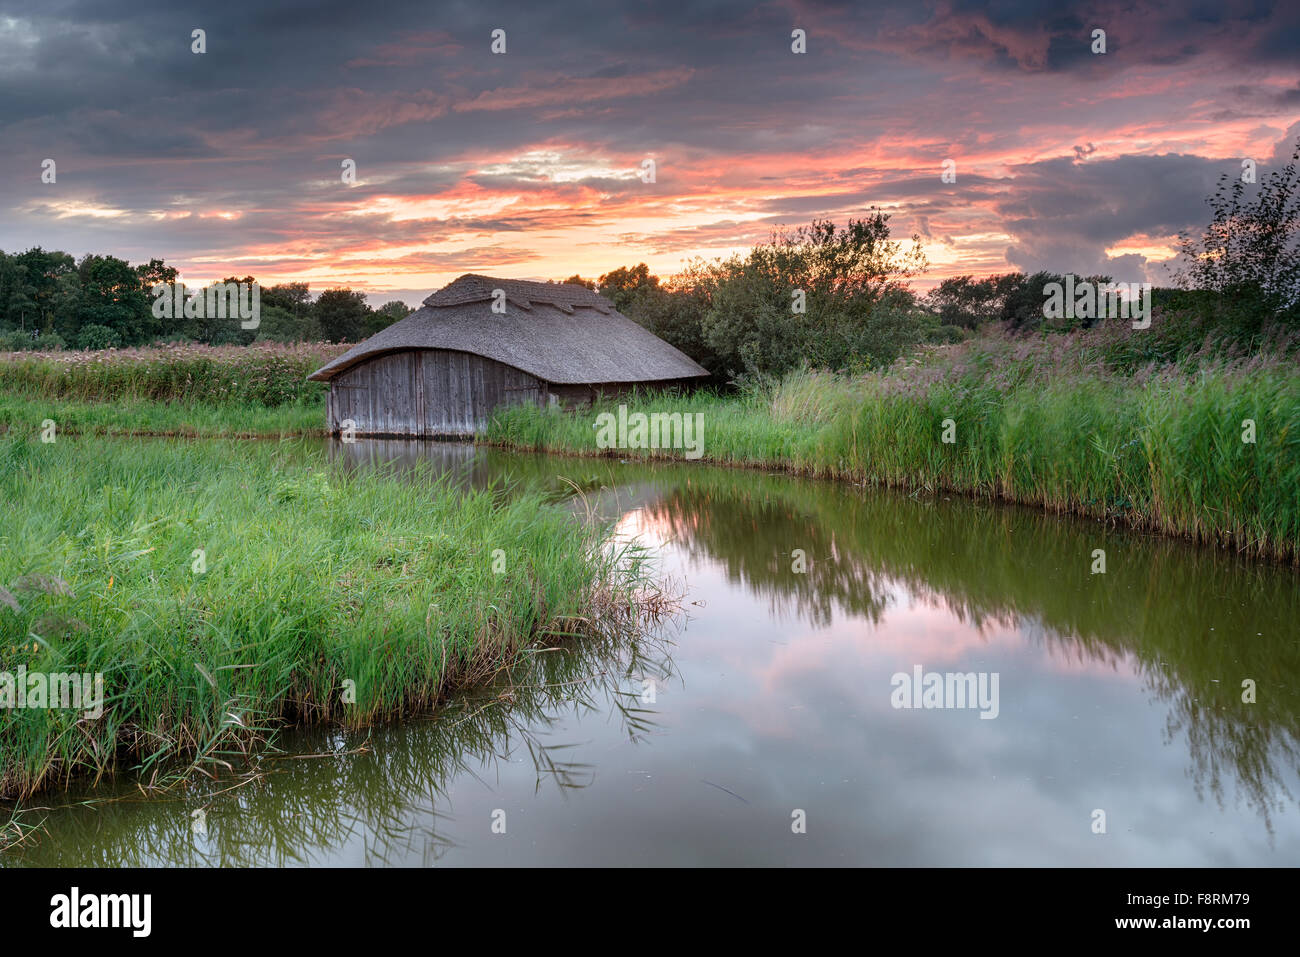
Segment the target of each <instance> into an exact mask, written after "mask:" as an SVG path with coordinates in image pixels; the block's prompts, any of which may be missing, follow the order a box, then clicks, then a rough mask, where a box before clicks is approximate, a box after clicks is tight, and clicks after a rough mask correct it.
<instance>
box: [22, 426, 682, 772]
mask: <svg viewBox="0 0 1300 957" xmlns="http://www.w3.org/2000/svg"><path fill="white" fill-rule="evenodd" d="M0 497H3V500H4V502H5V523H4V526H3V529H2V530H0V588H3V589H4V591H3V593H0V672H3V671H7V672H10V673H14V672H15V671H16V669H17V668H18V667H19V666H22V665H25V666H26V668H27V669H28V671H29V672H34V671H40V672H45V673H54V672H76V673H83V672H84V673H102V674H103V676H104V682H105V699H106V707H105V711H104V714H103V716H102V717H100V718H99V719H97V720H96V719H91V718H86V717H84V716H83V713H82V711H80V710H78V711H71V710H56V709H48V710H46V709H31V708H28V709H25V710H12V711H9V710H7V711H4V712H0V796H4V797H13V796H21V795H24V794H28V793H30V792H32V791H35V790H37V789H39V788H41V787H43V786H48V785H51V784H55V783H58V782H61V781H66V780H67V779H69V778H71V777H72V776H74V775H82V774H89V775H92V776H98V775H101V774H104V773H107V772H110V771H113V770H114V769H116V768H122V767H138V768H140V769H141V770H142V771H143V773H144V774H145V776H146V778H149V777H150V776H152V775H155V774H158V773H161V770H162V769H163V768H164V766H166V765H167V764H168V762H170V761H172V760H173V759H175V758H178V757H185V758H187V759H188V760H190V761H191V762H194V763H195V764H196V765H197V766H199V767H201V768H216V767H218V766H220V765H222V764H223V763H230V762H231V761H233V758H234V756H235V755H238V754H246V753H251V752H254V751H256V750H257V749H258V748H260V747H261V744H262V742H263V740H264V738H265V736H266V734H267V733H268V732H269V730H270V729H273V728H274V727H275V725H276V724H277V723H279V722H282V721H286V720H290V721H301V722H310V721H317V720H324V719H331V720H337V721H342V722H346V723H349V724H353V725H361V724H365V723H368V722H371V721H373V720H376V719H378V718H381V717H383V716H387V715H394V714H397V713H400V712H403V711H406V710H410V709H417V708H423V707H427V706H429V705H431V704H433V703H435V702H436V701H437V700H439V698H440V697H441V696H442V695H443V694H444V693H445V692H446V691H447V690H448V689H449V688H450V687H452V686H454V685H456V684H459V683H463V682H466V681H471V680H475V679H477V678H482V677H485V676H488V675H491V674H493V673H495V672H496V671H497V670H498V669H500V668H501V667H504V666H507V665H508V664H509V663H510V662H511V661H512V660H513V659H514V657H515V656H516V654H517V653H518V652H519V651H520V649H522V648H523V647H524V646H526V645H528V644H530V643H533V642H537V641H539V640H547V639H548V638H555V637H557V636H560V635H563V634H583V633H591V632H593V631H598V630H601V629H604V628H607V627H635V622H636V619H637V616H638V614H640V613H642V612H644V611H646V609H647V608H651V607H657V606H656V605H655V603H656V602H657V601H659V599H660V598H661V597H662V596H661V595H659V594H658V593H657V592H656V591H655V590H654V589H653V587H651V586H649V585H648V584H647V580H646V577H645V575H646V569H645V567H644V564H643V562H642V561H641V559H640V558H639V557H638V556H636V555H631V556H630V557H629V556H627V555H615V554H612V553H610V552H609V551H608V550H607V549H606V548H604V547H603V546H602V545H601V544H600V542H601V540H602V534H601V529H598V528H596V527H594V526H592V525H583V524H581V523H579V522H578V521H576V520H575V519H573V518H572V517H571V516H570V515H569V513H567V512H563V511H561V510H559V509H556V508H554V507H551V506H546V505H544V504H543V503H542V501H541V500H539V499H538V498H537V497H535V496H533V495H529V494H520V495H519V496H513V495H512V496H511V497H509V498H508V499H506V498H503V497H501V496H496V495H494V494H492V493H490V492H459V491H453V490H451V489H450V488H448V487H447V486H445V485H443V484H441V483H440V482H438V481H434V480H433V478H432V477H430V476H426V477H424V479H423V480H422V479H421V478H420V477H419V476H417V477H416V478H415V479H411V478H409V477H408V478H406V479H405V480H402V481H398V480H396V479H394V478H393V477H391V476H386V475H384V474H383V473H382V472H375V471H373V470H368V471H364V472H357V473H355V474H346V473H342V472H338V471H332V470H330V469H329V468H328V466H327V464H326V463H325V462H324V460H323V459H322V458H321V456H320V454H319V453H317V452H313V451H311V450H309V449H307V448H305V447H304V446H303V444H302V443H299V442H281V443H238V444H232V443H222V442H215V443H207V442H204V443H194V442H187V443H173V442H166V441H125V440H112V441H101V440H96V439H77V440H67V439H62V440H59V441H58V442H56V443H54V444H49V445H42V444H40V443H39V442H34V441H31V440H27V439H20V438H18V437H15V436H10V437H7V438H3V439H0ZM200 549H201V550H202V552H203V559H204V561H205V563H206V568H205V569H202V570H196V568H197V567H198V566H196V565H195V562H196V560H197V556H198V551H197V550H200ZM497 549H499V550H500V552H497V553H496V554H495V555H494V551H495V550H497ZM494 559H495V560H494ZM502 563H503V564H502ZM345 682H351V685H347V684H345ZM348 687H351V688H354V689H355V703H350V702H349V701H348V700H346V697H345V694H344V690H345V688H348Z"/></svg>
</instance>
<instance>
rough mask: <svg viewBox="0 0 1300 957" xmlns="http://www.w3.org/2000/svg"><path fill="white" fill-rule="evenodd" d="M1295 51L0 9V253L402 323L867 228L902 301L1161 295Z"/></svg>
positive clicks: (1256, 25)
mask: <svg viewBox="0 0 1300 957" xmlns="http://www.w3.org/2000/svg"><path fill="white" fill-rule="evenodd" d="M594 11H599V15H597V14H596V13H595V12H594ZM196 29H201V30H203V31H204V33H203V46H204V50H205V52H203V53H195V52H192V48H193V46H194V44H195V43H196V42H197V41H195V40H192V35H193V33H194V31H195V30H196ZM497 29H502V30H504V31H505V43H506V51H505V53H503V54H494V53H493V52H492V51H491V49H490V47H491V44H492V42H493V41H492V34H493V31H494V30H497ZM1098 29H1103V30H1104V31H1105V52H1104V53H1100V52H1094V49H1095V47H1096V40H1095V39H1094V37H1095V31H1096V30H1098ZM796 30H798V31H803V33H804V41H803V42H804V44H805V49H806V52H804V53H796V52H794V50H793V49H792V47H793V46H796V45H797V44H798V40H797V39H792V34H793V33H794V32H795V31H796ZM1298 45H1300V8H1297V7H1295V6H1287V5H1284V4H1280V3H1279V4H1267V3H1266V4H1261V5H1257V6H1254V7H1252V8H1251V9H1250V11H1249V12H1246V13H1237V12H1234V11H1232V10H1230V9H1223V8H1222V7H1221V6H1219V5H1211V6H1207V7H1205V8H1204V9H1202V10H1200V11H1199V12H1198V13H1197V15H1196V16H1195V17H1190V16H1188V15H1187V14H1186V13H1185V12H1184V11H1183V10H1182V9H1179V8H1175V7H1172V6H1170V7H1162V6H1160V5H1155V4H1152V5H1140V6H1138V7H1130V6H1128V5H1125V4H1121V3H1101V4H1095V3H1090V4H1087V5H1085V4H1081V3H1066V4H1064V5H1055V6H1053V8H1052V11H1051V13H1050V14H1044V13H1041V12H1039V11H1037V10H1036V9H1035V8H1034V7H1033V5H1028V6H1024V7H1020V6H1019V5H1015V4H1013V5H1011V6H1008V7H1000V8H999V10H998V11H997V12H993V13H990V12H987V11H972V10H967V9H954V8H953V7H952V6H951V5H948V4H923V5H921V6H918V7H914V8H909V9H906V10H900V9H896V8H894V7H884V6H882V7H880V8H878V9H873V10H862V9H858V8H852V9H834V8H831V7H829V6H827V7H822V6H808V5H805V4H803V3H799V2H791V3H776V4H772V5H767V6H764V7H762V8H759V9H757V10H753V9H745V8H743V7H739V6H734V7H733V6H732V5H731V4H729V3H721V2H720V3H714V4H707V5H703V6H700V5H695V6H693V7H692V8H691V9H690V10H677V11H671V12H659V11H645V10H638V11H635V12H621V11H619V10H617V9H614V8H605V7H599V8H596V7H588V6H587V5H584V4H580V3H577V4H571V5H570V6H569V7H568V8H567V11H566V10H565V9H564V8H560V9H559V10H558V12H557V10H556V9H555V8H552V9H547V10H539V9H536V8H535V7H533V6H531V5H526V4H523V5H507V6H506V7H504V8H502V9H500V10H497V11H494V12H492V13H490V14H489V13H486V12H484V11H483V10H481V9H480V8H478V7H476V6H474V5H471V4H450V5H443V6H441V7H440V8H438V9H428V8H427V7H423V6H419V5H414V4H411V5H408V4H396V5H391V6H390V5H384V6H382V7H380V6H374V7H370V8H365V9H354V8H352V7H338V8H321V9H313V10H312V12H311V15H310V16H309V17H308V16H299V15H297V14H295V13H293V12H292V11H291V10H290V9H289V8H286V7H283V6H282V5H277V4H273V3H272V4H267V3H257V4H254V3H245V2H238V0H236V2H231V3H227V4H224V5H222V7H221V8H220V9H218V10H214V11H208V10H204V11H202V12H194V13H191V12H187V11H185V10H184V9H183V8H180V7H176V6H168V7H166V8H163V9H150V8H147V7H140V8H135V9H130V10H125V11H106V10H100V9H98V8H96V7H95V6H93V5H89V4H85V3H80V2H73V3H70V4H67V5H65V6H61V7H58V8H51V9H48V10H47V9H40V8H34V7H33V8H31V9H23V7H22V5H19V4H15V3H12V2H8V0H0V64H3V66H0V102H3V103H4V104H5V106H4V107H3V111H2V112H0V135H3V138H4V142H5V145H6V150H5V153H4V156H3V157H0V176H3V178H4V179H3V181H4V182H5V183H6V185H7V186H8V187H9V188H8V189H7V190H6V199H5V200H4V201H0V203H2V204H3V206H4V208H5V214H4V217H3V220H0V249H4V250H5V251H6V252H20V251H22V250H24V249H27V248H30V247H32V246H41V247H44V248H46V249H58V250H62V251H64V252H67V253H69V254H71V255H73V256H75V257H78V258H80V256H81V255H83V254H84V253H86V252H95V253H101V254H110V255H114V256H118V257H119V258H123V259H127V260H129V261H130V262H132V263H139V262H147V261H148V260H149V259H151V258H154V257H160V258H164V259H165V260H166V261H167V262H168V264H170V265H172V266H175V267H177V268H178V269H179V270H180V271H181V273H182V276H183V277H184V279H185V281H187V282H190V283H193V284H203V283H206V282H209V281H212V280H216V279H220V278H223V277H225V276H232V275H238V276H243V275H253V276H255V277H256V278H257V279H258V281H259V282H260V283H262V284H263V285H264V286H271V285H275V284H277V283H281V282H294V281H298V282H306V283H308V284H309V285H310V286H311V288H312V290H313V292H314V293H319V292H320V291H321V290H323V289H325V288H331V287H337V286H348V287H351V288H353V289H355V290H358V291H361V292H364V293H365V294H366V296H367V301H369V302H370V303H371V304H372V305H375V306H378V305H380V304H382V303H383V302H387V301H390V300H393V299H397V300H400V301H403V302H405V303H407V304H408V305H412V306H416V305H418V304H419V302H420V301H421V300H422V299H423V298H424V297H425V296H427V295H428V294H429V293H430V292H431V291H433V290H435V289H438V288H440V287H442V286H444V285H446V284H447V283H448V282H450V281H451V280H452V279H454V278H455V277H456V276H459V275H461V274H463V273H466V272H478V273H485V274H489V275H502V276H507V277H510V278H519V279H536V280H542V281H545V280H548V279H550V280H561V279H563V278H565V277H567V276H571V275H573V274H575V273H577V274H579V275H582V276H583V277H584V278H591V279H595V278H597V277H598V276H599V275H601V274H602V273H605V272H609V271H611V270H613V269H616V268H618V267H620V266H632V265H635V264H637V263H641V262H644V263H646V264H647V265H648V266H649V267H650V269H651V271H652V272H654V273H655V274H657V275H659V276H661V277H666V276H669V275H672V274H673V273H675V272H678V271H679V270H680V269H681V268H682V266H683V265H684V264H685V263H686V262H687V261H688V260H690V259H693V258H696V257H703V258H705V259H711V258H714V257H719V256H721V257H725V256H727V255H730V254H731V253H733V252H740V251H743V250H746V249H748V248H750V247H751V246H753V245H754V244H755V243H757V242H762V241H764V240H765V239H766V238H767V237H768V236H769V234H770V233H771V232H772V230H773V229H775V228H777V227H778V226H782V225H783V226H786V227H790V228H795V227H798V226H800V225H804V224H806V223H808V222H811V221H812V220H813V219H830V220H832V221H834V222H836V223H840V224H843V223H845V222H847V221H848V220H849V219H850V218H855V217H861V216H864V215H865V214H866V212H867V211H868V209H869V208H870V207H872V206H873V205H874V206H878V207H880V208H881V209H883V210H884V211H885V212H888V213H890V214H891V217H892V218H891V227H892V230H893V237H894V238H895V239H897V240H899V241H901V242H904V243H906V242H907V241H908V240H909V237H910V236H911V235H912V234H913V233H916V234H918V235H920V236H921V239H922V242H923V243H924V245H925V249H926V253H927V256H928V257H929V260H930V270H929V271H928V272H927V273H925V274H924V275H922V276H919V277H917V278H916V279H915V280H914V282H913V285H914V287H915V288H916V289H917V290H918V291H920V292H924V291H926V290H928V289H929V288H932V287H933V286H934V285H935V284H937V283H938V282H939V281H941V280H942V279H944V278H947V277H950V276H956V275H963V274H972V275H976V276H984V275H990V274H994V273H1002V272H1009V271H1022V272H1026V273H1032V272H1036V271H1039V270H1043V269H1046V270H1050V271H1053V272H1058V273H1065V272H1074V273H1077V274H1081V275H1089V274H1099V273H1104V274H1108V275H1111V276H1113V277H1114V278H1115V279H1116V280H1117V281H1128V282H1133V281H1139V282H1141V281H1146V282H1152V283H1154V284H1155V285H1169V284H1170V282H1171V277H1170V275H1169V273H1168V271H1167V270H1166V269H1165V268H1163V267H1164V266H1165V264H1167V263H1169V262H1170V261H1171V259H1172V257H1173V255H1174V250H1175V245H1174V244H1175V240H1176V237H1177V234H1178V233H1179V231H1181V230H1184V229H1189V230H1198V229H1199V227H1201V226H1203V225H1204V224H1205V223H1206V222H1208V220H1209V216H1210V211H1209V209H1208V207H1207V206H1206V205H1205V197H1206V196H1207V195H1209V194H1210V193H1212V192H1213V191H1214V189H1215V187H1216V184H1217V181H1218V179H1219V177H1220V176H1221V175H1223V174H1227V175H1229V176H1233V177H1235V176H1237V175H1238V174H1239V173H1240V172H1241V169H1242V163H1243V162H1244V161H1246V160H1250V161H1251V162H1253V163H1255V164H1256V165H1257V167H1258V175H1259V176H1260V177H1261V178H1262V177H1263V176H1264V175H1266V174H1267V172H1268V171H1269V170H1270V169H1275V168H1276V167H1277V166H1278V165H1279V164H1280V163H1282V162H1285V160H1286V158H1287V157H1289V156H1290V153H1291V150H1292V149H1293V147H1294V144H1295V142H1296V140H1297V138H1298V137H1300V78H1298V77H1297V72H1298V71H1297V70H1296V64H1295V62H1294V59H1293V57H1294V50H1295V49H1296V48H1297V46H1298ZM46 160H53V161H54V162H55V164H56V171H57V176H56V178H55V181H54V182H43V181H42V169H43V164H44V162H45V161H46ZM349 160H350V161H352V162H354V163H355V165H356V176H355V184H354V185H345V184H344V182H343V173H344V164H345V163H346V162H347V161H349ZM647 160H653V162H654V178H653V182H647V181H643V180H646V179H648V178H649V177H648V175H646V174H645V173H644V171H645V163H646V161H647ZM948 160H951V164H952V165H951V166H949V167H947V169H948V172H949V173H950V176H949V181H946V182H945V181H944V175H943V174H944V172H945V165H944V164H945V161H948Z"/></svg>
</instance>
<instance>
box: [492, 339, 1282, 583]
mask: <svg viewBox="0 0 1300 957" xmlns="http://www.w3.org/2000/svg"><path fill="white" fill-rule="evenodd" d="M1158 321H1159V320H1158V319H1157V322H1158ZM1153 325H1154V323H1153ZM1140 335H1141V333H1139V332H1136V331H1133V330H1126V329H1124V328H1121V327H1116V326H1114V325H1111V326H1105V327H1099V328H1097V329H1094V330H1087V331H1080V332H1076V333H1072V334H1069V335H1063V336H1054V337H1050V338H1039V339H1029V340H1026V339H1021V338H1018V337H1014V336H1011V335H1006V334H1003V335H988V336H983V337H981V338H978V339H974V340H970V341H968V342H965V343H962V344H959V345H953V346H944V347H933V348H931V349H930V350H929V351H928V352H926V353H924V354H923V355H921V356H918V357H911V358H908V359H903V360H900V361H899V362H897V363H895V364H894V365H893V366H890V367H889V368H887V369H884V370H873V371H869V372H865V373H861V374H857V375H844V374H836V373H830V372H814V371H806V372H796V373H791V374H789V375H787V376H786V377H785V378H784V379H783V380H782V381H781V382H780V383H779V384H777V385H774V386H770V387H765V388H755V389H751V390H749V391H747V392H745V393H743V394H741V395H739V396H735V395H723V394H719V393H717V392H706V393H700V394H697V395H695V396H689V397H669V396H663V395H653V396H646V395H642V396H637V397H635V398H632V399H624V400H622V401H623V402H624V403H625V404H627V406H628V408H629V411H643V412H647V413H648V412H660V413H673V412H683V413H700V414H702V415H703V416H704V418H703V423H704V439H703V449H704V458H705V459H707V460H710V461H717V462H729V463H735V464H740V465H751V466H761V467H764V468H781V469H789V470H792V471H797V472H806V473H809V474H815V475H824V476H831V477H837V478H844V479H849V480H851V481H854V482H868V483H873V482H874V483H881V484H887V485H894V486H898V487H902V488H912V489H923V490H927V491H937V490H950V491H959V492H963V493H968V494H972V495H976V496H980V497H986V498H999V499H1006V500H1010V501H1016V502H1023V503H1027V504H1034V505H1039V506H1043V507H1045V508H1048V509H1053V510H1057V511H1071V512H1077V513H1081V514H1086V515H1093V516H1097V517H1101V518H1106V519H1110V520H1114V521H1121V522H1125V523H1128V524H1132V525H1135V526H1139V527H1144V528H1152V529H1158V530H1160V531H1162V532H1167V533H1171V534H1177V535H1184V536H1187V537H1190V538H1193V539H1196V540H1201V541H1213V542H1218V543H1220V544H1224V545H1231V546H1233V547H1236V548H1239V549H1241V550H1243V551H1246V552H1250V553H1252V554H1257V555H1269V556H1273V557H1277V558H1283V559H1290V560H1300V494H1298V493H1297V490H1300V431H1297V429H1296V425H1295V423H1296V422H1297V421H1300V371H1298V370H1297V368H1296V366H1295V364H1294V363H1293V362H1292V361H1291V360H1289V359H1287V358H1284V357H1278V356H1260V355H1238V356H1236V357H1232V356H1230V355H1224V354H1221V353H1218V352H1213V353H1211V354H1209V355H1203V356H1195V357H1188V358H1187V359H1186V360H1185V361H1184V363H1183V364H1181V365H1179V364H1161V363H1146V364H1142V365H1137V366H1135V365H1134V364H1133V363H1134V358H1133V357H1134V355H1135V354H1139V355H1140V354H1141V351H1142V348H1143V347H1142V346H1141V345H1140V344H1138V345H1135V344H1134V343H1133V339H1134V338H1135V337H1138V336H1140ZM618 404H619V403H618V402H615V401H611V402H607V403H604V404H602V405H599V406H597V407H596V408H594V409H591V410H589V411H585V412H583V413H581V414H573V413H568V412H564V411H560V410H554V409H535V408H526V407H517V408H511V409H507V410H503V411H501V412H500V413H499V414H498V415H497V416H495V417H494V419H493V420H492V421H491V422H490V423H489V425H488V427H487V429H486V431H485V434H484V436H483V437H484V439H485V440H486V441H489V442H494V443H498V444H501V445H506V446H510V447H514V448H526V449H538V450H541V449H546V450H557V451H564V452H570V453H577V454H588V455H593V454H615V455H618V456H620V457H624V458H629V457H642V456H644V457H651V456H658V457H671V456H680V455H681V452H680V451H679V450H674V449H672V448H666V449H658V450H655V449H630V448H618V449H610V450H602V449H599V448H598V447H597V443H596V433H595V431H594V429H593V425H594V423H595V417H596V416H597V415H599V414H600V413H602V412H613V411H614V410H615V409H616V407H617V405H618Z"/></svg>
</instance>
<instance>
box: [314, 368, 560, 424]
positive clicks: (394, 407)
mask: <svg viewBox="0 0 1300 957" xmlns="http://www.w3.org/2000/svg"><path fill="white" fill-rule="evenodd" d="M545 396H546V386H545V384H544V383H543V382H541V381H540V380H538V379H536V378H534V377H533V376H530V375H528V374H527V373H525V372H520V371H519V370H518V369H515V368H513V367H511V366H507V365H504V364H502V363H500V362H496V361H494V360H492V359H485V358H484V357H482V356H478V355H474V354H472V353H468V352H448V351H444V350H435V349H424V350H412V351H407V352H394V353H389V354H388V355H384V356H377V357H375V358H374V359H370V360H368V361H366V362H363V363H361V364H359V365H356V366H353V367H352V368H351V369H348V370H347V371H346V372H343V373H340V374H339V375H337V376H335V377H334V379H333V380H331V382H330V392H329V402H328V409H329V428H330V431H331V432H338V431H340V429H341V428H342V423H343V421H344V420H346V419H352V420H353V421H354V422H356V430H357V434H358V435H390V436H464V435H472V434H473V432H474V430H475V429H476V428H478V427H480V426H481V425H483V423H484V422H485V421H486V420H487V416H488V414H489V413H490V412H491V411H492V410H493V409H495V408H496V407H497V406H498V405H503V404H511V405H513V404H516V403H521V402H543V401H545Z"/></svg>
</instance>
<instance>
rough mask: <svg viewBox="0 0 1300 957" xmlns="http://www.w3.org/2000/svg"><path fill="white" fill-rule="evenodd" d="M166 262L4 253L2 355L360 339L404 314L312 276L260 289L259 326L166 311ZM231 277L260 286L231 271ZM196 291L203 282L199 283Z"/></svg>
mask: <svg viewBox="0 0 1300 957" xmlns="http://www.w3.org/2000/svg"><path fill="white" fill-rule="evenodd" d="M178 278H179V277H178V273H177V270H176V268H175V267H174V266H168V265H167V264H166V263H165V262H164V261H163V260H161V259H151V260H150V261H149V262H147V263H142V264H140V265H136V266H132V265H131V264H130V263H128V262H126V261H125V260H123V259H118V258H117V257H116V256H105V255H100V254H98V253H87V254H86V255H85V256H83V257H82V258H81V259H80V260H76V259H73V257H72V256H70V255H69V254H68V253H65V252H59V251H57V250H45V249H42V248H41V247H39V246H36V247H33V248H31V249H29V250H27V251H26V252H21V253H10V254H6V253H5V252H4V251H3V250H0V352H10V351H20V350H37V351H49V350H54V349H65V348H70V349H120V348H124V347H129V346H140V345H151V344H155V343H158V342H187V343H201V344H204V345H249V344H251V343H253V342H318V341H325V342H355V341H357V340H358V339H363V338H365V337H366V336H370V335H373V334H374V333H376V332H378V331H379V330H380V329H383V328H384V327H385V326H388V325H391V324H392V323H394V322H396V321H397V320H398V319H401V318H403V317H405V316H406V315H407V314H408V313H409V312H410V311H411V310H410V308H409V307H408V306H406V304H405V303H402V302H398V301H396V300H393V301H390V302H386V303H384V304H383V305H382V306H380V307H379V308H378V309H372V308H371V307H370V306H369V305H368V304H367V302H366V297H365V294H364V293H361V292H357V291H355V290H352V289H349V288H347V287H340V288H335V289H327V290H325V291H324V292H322V293H321V294H320V295H319V296H318V297H317V298H316V299H315V300H313V299H312V298H311V294H310V289H309V288H308V286H307V284H306V283H301V282H290V283H281V284H278V285H273V286H270V287H268V288H265V289H262V290H261V293H260V306H261V309H260V321H259V324H258V325H257V327H256V328H253V329H244V328H242V327H241V325H240V323H238V322H234V321H231V320H228V319H216V318H211V317H209V318H205V317H197V318H177V319H166V318H159V317H158V316H155V315H154V312H153V302H154V296H153V290H154V288H155V287H156V286H158V285H160V284H161V285H171V284H173V283H176V282H177V280H178ZM221 282H223V283H229V282H237V283H253V282H256V280H255V279H254V277H252V276H243V277H238V276H230V277H227V278H225V279H223V280H221ZM195 288H196V289H197V288H199V287H195Z"/></svg>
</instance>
